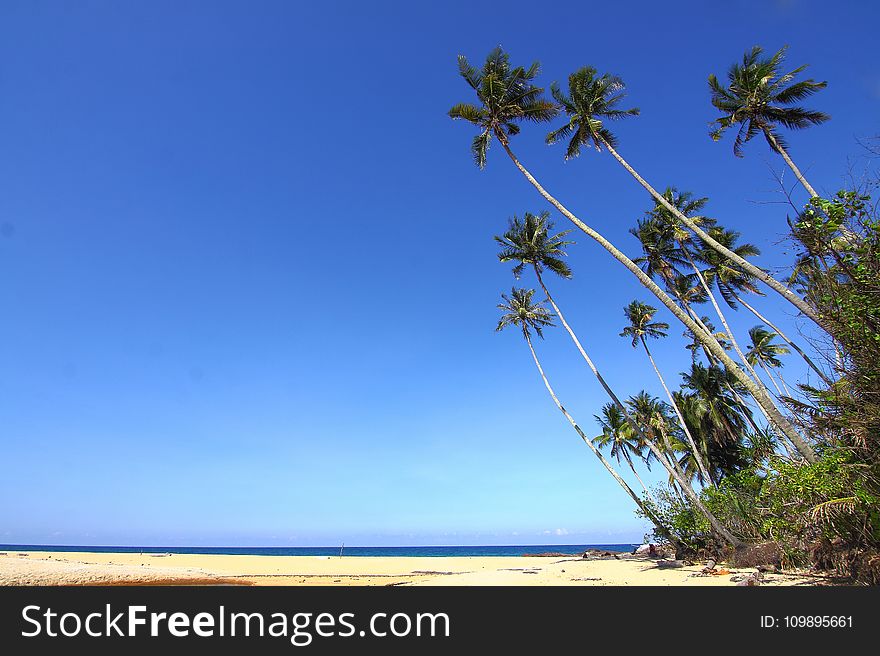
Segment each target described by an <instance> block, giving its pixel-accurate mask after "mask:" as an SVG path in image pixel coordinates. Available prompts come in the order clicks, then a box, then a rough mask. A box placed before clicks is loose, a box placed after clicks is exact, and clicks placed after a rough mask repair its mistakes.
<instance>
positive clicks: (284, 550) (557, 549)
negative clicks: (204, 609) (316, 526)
mask: <svg viewBox="0 0 880 656" xmlns="http://www.w3.org/2000/svg"><path fill="white" fill-rule="evenodd" d="M636 546H638V545H635V544H562V545H560V544H529V545H509V546H500V547H499V546H476V547H474V546H469V547H345V548H344V550H343V554H344V555H346V556H432V557H443V556H522V555H524V554H539V553H549V552H553V553H564V554H572V555H575V554H577V555H579V554H581V553H582V552H583V551H585V550H586V549H604V550H606V551H622V552H631V551H632V550H633V549H635V548H636ZM0 551H60V552H64V551H87V552H93V553H108V552H110V553H176V554H230V555H241V556H338V555H339V552H340V548H339V547H90V546H83V545H65V546H56V545H52V546H47V545H40V544H6V545H0Z"/></svg>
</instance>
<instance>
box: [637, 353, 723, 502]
mask: <svg viewBox="0 0 880 656" xmlns="http://www.w3.org/2000/svg"><path fill="white" fill-rule="evenodd" d="M641 341H642V346H644V347H645V353H646V354H647V355H648V360H650V361H651V366H652V367H654V373H656V374H657V378H659V379H660V384H661V385H662V386H663V391H664V392H666V396H667V398H668V399H669V402H670V403H671V404H672V409H673V410H675V415H676V416H677V417H678V421H679V423H680V424H681V427H682V429H683V430H684V434H685V435H686V436H687V440H688V444H689V445H690V447H691V450H692V451H693V453H694V460H696V462H697V466H698V467H699V469H700V473H701V474H702V475H703V480H705V481H707V482H708V483H709V484H710V485H711V483H712V479H711V478H710V476H709V470H708V468H707V467H706V465H705V464H704V463H703V457H702V455H701V454H700V452H699V450H698V449H697V443H696V442H695V441H694V438H693V436H692V435H691V432H690V430H689V429H688V427H687V422H686V421H685V420H684V416H683V415H682V414H681V410H680V409H679V407H678V404H677V403H676V402H675V397H673V396H672V392H670V391H669V388H668V387H667V386H666V381H665V380H663V375H662V374H661V373H660V369H659V368H658V367H657V363H656V362H654V356H653V355H651V350H650V349H649V348H648V343H647V342H646V341H645V338H644V337H641Z"/></svg>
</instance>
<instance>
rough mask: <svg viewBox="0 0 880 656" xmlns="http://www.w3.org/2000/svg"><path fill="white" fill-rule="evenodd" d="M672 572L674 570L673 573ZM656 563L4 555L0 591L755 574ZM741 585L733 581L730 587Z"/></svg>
mask: <svg viewBox="0 0 880 656" xmlns="http://www.w3.org/2000/svg"><path fill="white" fill-rule="evenodd" d="M670 565H672V566H670ZM702 569H703V563H699V564H693V565H683V566H682V565H681V563H671V562H670V561H662V560H657V559H642V558H638V559H637V558H631V557H629V556H627V555H621V557H620V559H609V560H587V559H583V558H579V557H575V556H540V557H529V556H518V557H501V556H487V557H442V558H431V557H422V558H411V557H367V556H364V557H361V556H347V557H330V556H252V555H247V556H233V555H215V554H211V555H202V554H146V553H145V554H138V553H83V552H67V553H62V552H41V551H31V552H17V551H15V552H5V553H2V554H0V585H16V586H21V585H297V586H301V585H302V586H308V585H341V586H347V585H352V586H355V585H357V586H360V585H364V586H371V585H386V586H387V585H392V586H399V585H408V586H411V585H461V586H470V585H474V586H476V585H537V586H546V585H566V586H567V585H598V586H601V585H614V586H638V585H654V586H682V585H685V586H687V585H692V586H731V587H732V586H736V585H737V582H738V581H737V579H738V578H740V577H743V576H747V575H749V574H752V573H754V572H755V570H754V569H748V568H745V569H735V568H726V567H724V566H723V565H719V566H718V568H717V571H719V572H720V573H719V574H715V575H701V570H702ZM731 579H734V580H731ZM827 582H828V581H827V580H826V579H824V578H823V577H818V576H815V575H810V574H806V573H800V574H799V573H779V574H763V575H762V581H761V585H822V584H825V583H827Z"/></svg>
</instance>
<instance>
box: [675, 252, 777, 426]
mask: <svg viewBox="0 0 880 656" xmlns="http://www.w3.org/2000/svg"><path fill="white" fill-rule="evenodd" d="M681 246H682V250H683V251H684V254H685V256H686V257H687V259H688V262H690V264H691V267H693V270H694V273H696V274H697V278H698V279H699V281H700V284H701V285H702V286H703V289H704V290H705V292H706V294H708V296H709V301H710V302H711V303H712V307H713V308H715V314H717V315H718V318H719V319H720V320H721V325H722V326H723V327H724V332H725V333H727V336H728V337H729V338H730V343H731V344H732V345H733V350H735V351H736V354H737V355H738V356H739V359H740V361H741V362H742V363H743V364H744V365H745V367H746V369H747V370H748V372H749V373H750V374H751V375H752V378H754V379H755V382H756V383H758V384H760V385H763V384H764V383H763V382H761V379H760V378H759V377H758V374H757V373H755V370H754V369H753V368H752V365H750V364H749V361H748V360H747V359H746V356H745V354H744V353H743V352H742V349H741V348H740V347H739V342H737V341H736V337H734V335H733V331H732V330H731V329H730V326H729V325H728V323H727V318H726V317H725V316H724V313H723V312H722V311H721V306H720V305H718V301H717V300H716V298H715V294H713V293H712V289H711V288H710V287H709V285H708V283H707V282H706V279H705V278H704V277H703V274H702V272H701V271H700V268H699V267H698V266H697V264H696V262H694V260H693V258H692V257H691V254H690V253H688V251H687V249H686V248H684V245H683V244H681ZM768 420H769V417H768Z"/></svg>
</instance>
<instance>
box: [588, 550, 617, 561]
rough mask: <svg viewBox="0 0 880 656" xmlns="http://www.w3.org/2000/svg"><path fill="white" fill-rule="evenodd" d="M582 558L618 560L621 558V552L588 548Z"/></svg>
mask: <svg viewBox="0 0 880 656" xmlns="http://www.w3.org/2000/svg"><path fill="white" fill-rule="evenodd" d="M581 558H583V559H585V560H617V559H619V558H620V554H618V553H615V552H613V551H605V550H604V549H587V550H586V551H585V552H584V553H583V554H582V555H581Z"/></svg>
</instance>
